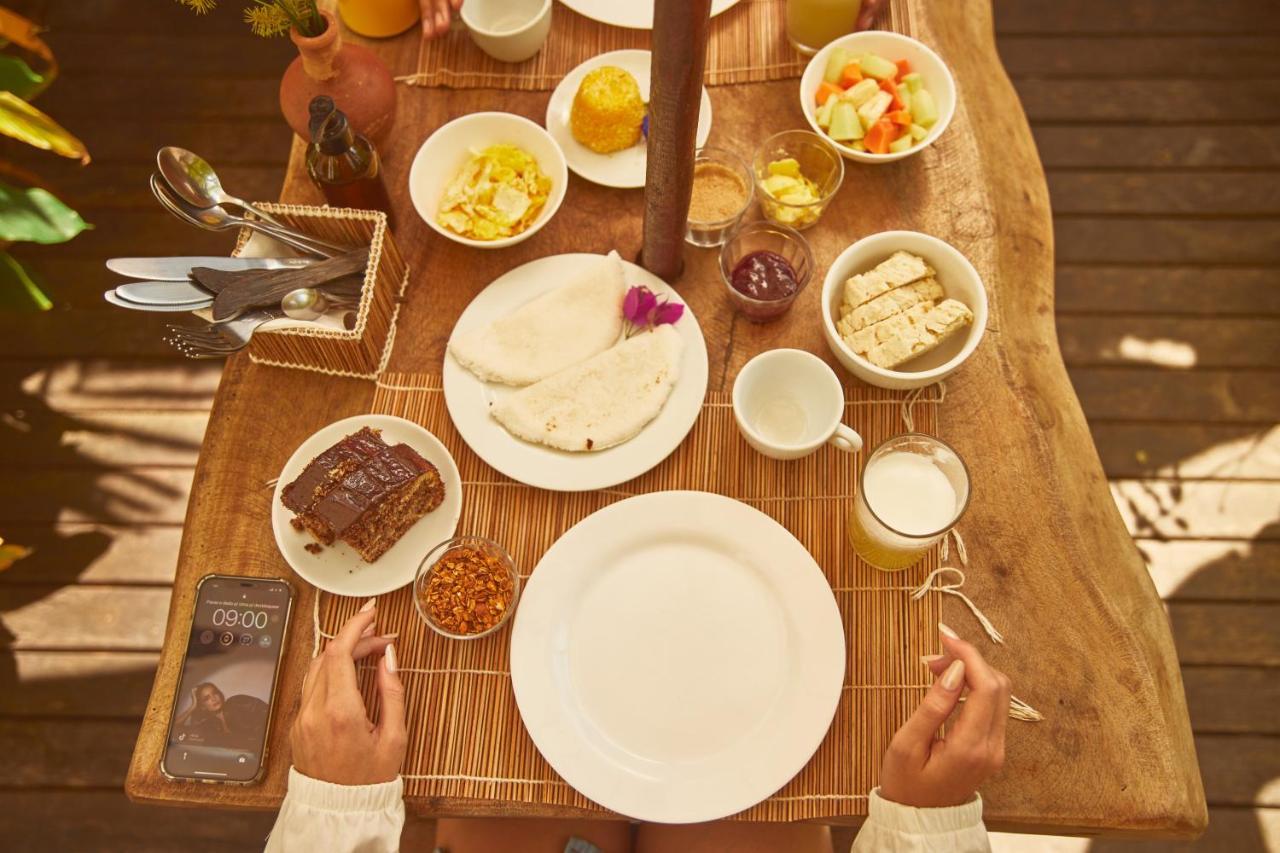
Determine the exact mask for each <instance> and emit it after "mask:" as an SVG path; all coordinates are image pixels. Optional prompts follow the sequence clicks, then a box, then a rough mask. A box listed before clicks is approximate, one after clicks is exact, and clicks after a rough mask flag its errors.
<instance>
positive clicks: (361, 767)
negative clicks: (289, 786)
mask: <svg viewBox="0 0 1280 853" xmlns="http://www.w3.org/2000/svg"><path fill="white" fill-rule="evenodd" d="M376 617H377V611H376V610H375V609H374V599H372V598H371V599H369V601H368V602H367V603H366V604H365V606H364V607H362V608H361V609H360V612H359V613H357V614H356V615H355V616H352V617H351V618H350V619H348V620H347V622H346V624H345V625H343V626H342V629H341V630H339V631H338V636H336V637H335V638H334V639H333V640H332V641H330V643H329V645H328V646H327V647H326V648H325V650H324V653H323V654H321V655H319V656H318V657H316V658H315V659H314V660H312V661H311V666H310V668H308V670H307V676H306V678H305V679H304V680H303V682H302V705H301V707H299V708H298V716H297V718H296V719H295V720H294V722H293V731H292V733H291V735H290V742H291V743H292V745H293V766H294V767H296V768H297V769H298V772H299V773H303V774H305V775H307V776H310V777H311V778H312V779H320V780H323V781H325V782H334V783H336V784H339V785H371V784H373V783H375V782H390V781H392V780H393V779H395V778H396V776H398V775H399V774H400V766H401V765H402V764H403V763H404V753H405V748H406V746H407V744H408V735H407V733H406V732H405V724H404V686H403V685H402V684H401V683H400V676H399V675H397V673H396V670H397V668H398V667H397V664H396V649H395V646H394V645H392V640H393V639H394V638H393V637H377V636H374V633H373V625H374V620H375V619H376ZM370 655H380V656H381V660H380V661H379V662H378V696H379V698H380V699H381V704H382V708H381V711H380V712H379V714H378V723H377V725H374V724H373V723H372V722H370V721H369V716H368V712H367V711H366V710H365V707H364V699H363V698H361V696H360V689H359V688H358V687H357V686H356V666H355V662H356V661H358V660H362V659H364V658H366V657H369V656H370Z"/></svg>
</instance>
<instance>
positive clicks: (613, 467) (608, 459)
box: [443, 253, 707, 492]
mask: <svg viewBox="0 0 1280 853" xmlns="http://www.w3.org/2000/svg"><path fill="white" fill-rule="evenodd" d="M594 257H598V256H596V255H589V254H585V253H577V254H568V255H550V256H548V257H545V258H539V259H537V260H536V261H530V262H529V263H527V264H523V265H522V266H518V267H516V268H515V269H513V270H511V271H510V272H508V273H506V274H505V275H501V276H499V277H498V278H496V279H494V281H493V282H492V283H491V284H490V285H489V286H488V287H486V288H485V289H484V290H482V291H480V293H479V294H477V295H476V298H475V299H473V300H471V304H470V305H468V306H467V307H466V310H464V311H463V312H462V316H461V317H459V318H458V322H457V324H456V325H455V326H454V327H453V334H454V335H457V334H460V333H462V332H468V331H470V330H472V329H475V328H478V327H480V326H484V325H487V324H488V323H492V322H493V321H494V320H497V319H498V318H500V317H505V316H506V315H508V314H510V313H511V312H512V311H515V310H516V309H517V308H519V307H520V306H521V305H524V304H525V303H526V302H528V301H529V300H531V299H534V298H535V297H538V296H541V295H542V294H543V293H546V292H547V291H549V290H552V289H554V288H556V287H559V286H561V285H563V284H564V283H565V282H566V281H567V280H569V279H570V278H572V277H573V275H574V274H575V271H576V270H577V269H578V268H579V267H580V265H581V264H582V263H583V262H584V261H586V260H587V259H588V258H594ZM622 266H623V270H624V273H623V276H624V281H625V282H626V285H627V287H631V286H633V285H638V284H643V285H646V286H647V287H648V288H649V289H650V290H652V291H653V292H654V293H656V294H658V296H659V297H660V298H661V297H662V296H667V297H668V298H671V299H672V300H674V301H677V302H682V301H683V300H681V299H680V298H679V296H678V295H677V294H676V292H675V291H674V290H672V289H671V287H670V286H668V285H667V283H666V282H664V281H663V280H662V279H660V278H658V277H657V276H655V275H654V274H653V273H651V272H649V271H648V270H646V269H644V268H643V267H638V266H636V265H635V264H633V263H630V262H629V261H623V262H622ZM676 330H677V331H678V332H679V333H680V336H681V338H683V339H684V355H683V357H682V361H681V362H680V377H679V378H678V379H677V380H676V386H675V388H673V389H672V390H671V396H670V397H668V398H667V403H666V405H665V406H663V407H662V411H661V412H659V413H658V416H657V417H656V418H654V419H653V420H652V421H650V422H649V423H648V424H646V425H645V427H644V429H642V430H641V431H640V433H639V434H638V435H636V436H635V437H633V438H632V439H630V440H629V441H625V442H623V443H622V444H619V445H616V446H614V447H610V448H607V449H605V450H596V451H590V452H586V453H570V452H568V451H565V450H556V449H555V448H551V447H547V446H545V445H541V444H534V443H532V442H528V441H524V440H522V439H519V438H516V437H515V436H514V435H512V434H511V433H509V432H507V431H506V430H505V429H504V428H503V427H502V425H501V424H499V423H498V422H497V421H495V420H494V419H493V418H492V417H490V415H489V408H490V406H492V405H493V403H495V402H496V401H498V400H499V399H501V398H502V397H504V396H505V395H507V394H510V393H512V392H513V391H515V390H516V389H515V388H512V387H509V386H506V385H499V384H497V383H490V382H483V381H481V380H480V379H478V378H476V376H475V374H473V373H471V371H469V370H467V369H466V368H464V367H463V366H462V365H460V364H458V362H457V360H456V359H454V357H453V356H452V355H451V354H448V353H446V354H445V357H444V370H443V373H444V400H445V405H446V406H448V409H449V417H450V418H452V419H453V425H454V426H455V427H457V428H458V432H459V433H460V434H461V435H462V440H463V441H465V442H466V443H467V445H468V446H469V447H470V448H471V449H472V450H474V451H475V452H476V454H477V455H478V456H479V457H480V458H481V459H483V460H484V461H485V462H487V463H489V464H490V465H492V466H493V467H494V468H496V469H498V470H499V471H501V472H502V473H503V474H506V475H507V476H508V477H511V478H512V479H513V480H519V481H520V482H522V483H526V484H528V485H530V486H536V487H538V488H541V489H552V490H555V491H561V492H581V491H587V490H591V489H603V488H607V487H609V486H615V485H617V484H618V483H623V482H626V481H627V480H630V479H631V478H633V477H638V476H640V475H641V474H643V473H644V472H645V471H648V470H649V469H650V468H652V467H653V466H654V465H657V464H658V463H659V462H661V461H662V460H663V459H666V458H667V456H669V455H670V454H671V451H673V450H675V449H676V447H678V446H679V445H680V442H681V441H683V440H684V437H685V436H686V435H688V433H689V430H690V429H691V428H692V427H693V422H694V421H696V420H697V419H698V414H699V413H700V412H701V411H702V400H703V397H705V396H706V393H707V345H706V342H705V341H704V340H703V338H702V330H701V329H700V328H699V327H698V320H697V318H696V317H694V316H693V311H692V310H691V309H690V308H689V306H688V305H686V306H685V310H684V316H683V317H681V318H680V320H679V322H677V323H676Z"/></svg>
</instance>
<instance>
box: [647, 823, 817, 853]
mask: <svg viewBox="0 0 1280 853" xmlns="http://www.w3.org/2000/svg"><path fill="white" fill-rule="evenodd" d="M636 853H831V831H830V830H829V829H828V828H827V827H825V826H819V825H817V824H812V823H747V822H744V821H718V822H715V823H694V824H687V825H684V826H670V825H666V824H656V823H646V824H643V825H641V827H640V832H639V833H638V834H637V835H636Z"/></svg>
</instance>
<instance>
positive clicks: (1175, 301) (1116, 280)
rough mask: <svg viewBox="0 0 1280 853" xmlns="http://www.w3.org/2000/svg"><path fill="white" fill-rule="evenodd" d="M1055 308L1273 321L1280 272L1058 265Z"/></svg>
mask: <svg viewBox="0 0 1280 853" xmlns="http://www.w3.org/2000/svg"><path fill="white" fill-rule="evenodd" d="M1054 302H1055V303H1056V307H1057V312H1058V316H1062V314H1064V313H1073V312H1089V313H1102V312H1108V311H1114V312H1116V313H1129V314H1191V315H1194V316H1197V317H1205V316H1217V315H1230V314H1245V315H1248V316H1251V317H1274V316H1280V269H1276V268H1275V267H1178V266H1173V267H1170V266H1164V267H1161V266H1147V265H1142V266H1089V265H1083V266H1082V265H1073V264H1061V263H1060V264H1058V267H1057V271H1056V280H1055V284H1054Z"/></svg>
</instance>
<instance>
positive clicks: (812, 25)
mask: <svg viewBox="0 0 1280 853" xmlns="http://www.w3.org/2000/svg"><path fill="white" fill-rule="evenodd" d="M861 8H862V0H787V40H788V41H790V42H791V46H792V47H794V48H795V49H796V50H798V51H800V52H801V53H803V54H805V55H806V56H812V55H813V54H815V53H817V52H818V51H819V50H822V48H824V47H826V46H827V44H829V43H830V42H832V41H835V40H836V39H837V38H839V37H840V36H843V35H847V34H848V33H851V32H853V27H854V25H855V24H856V23H857V21H858V11H859V10H860V9H861Z"/></svg>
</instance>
